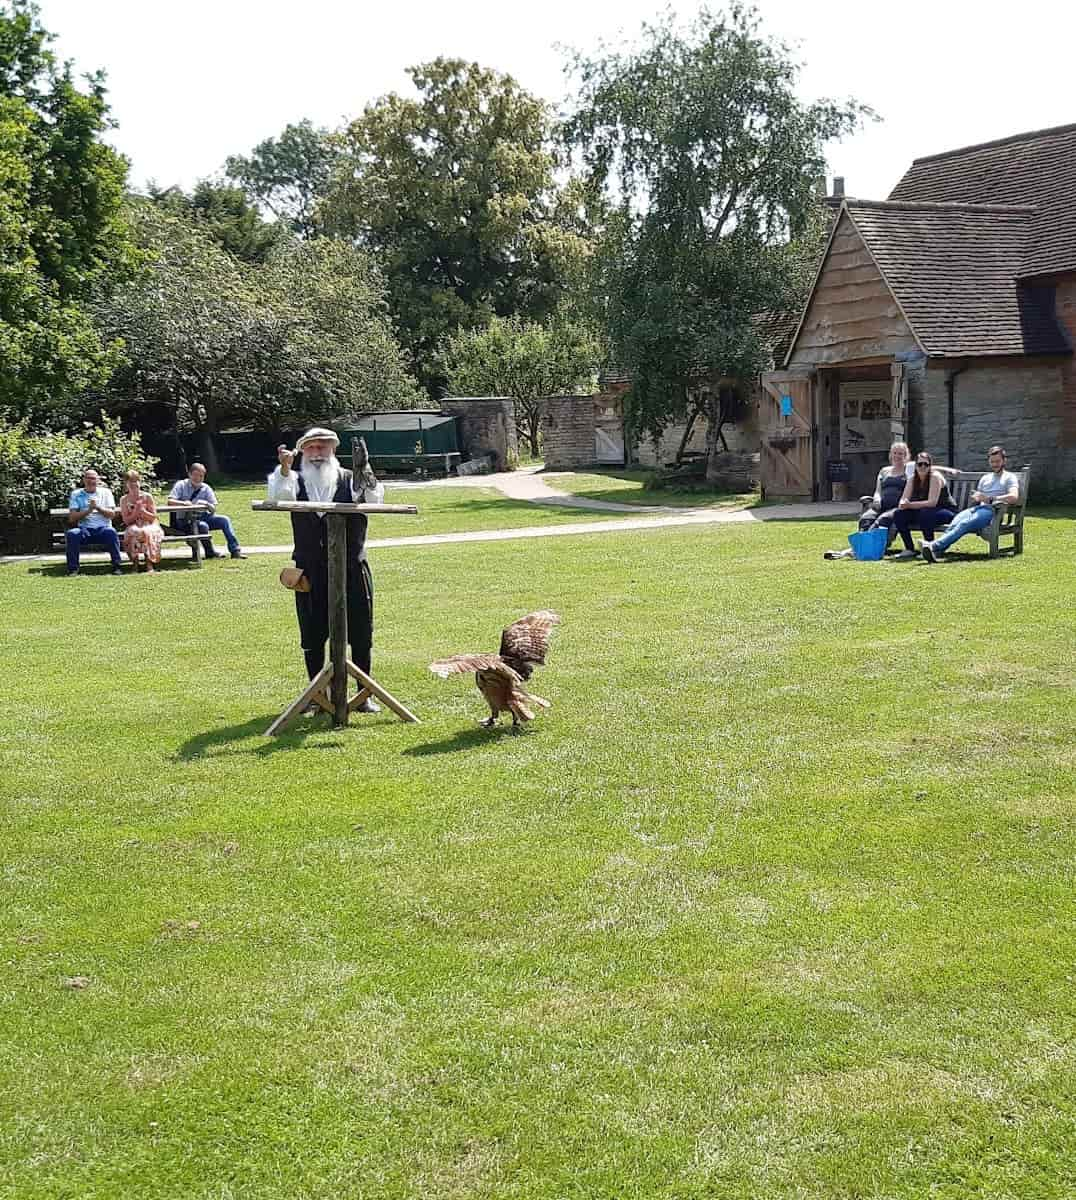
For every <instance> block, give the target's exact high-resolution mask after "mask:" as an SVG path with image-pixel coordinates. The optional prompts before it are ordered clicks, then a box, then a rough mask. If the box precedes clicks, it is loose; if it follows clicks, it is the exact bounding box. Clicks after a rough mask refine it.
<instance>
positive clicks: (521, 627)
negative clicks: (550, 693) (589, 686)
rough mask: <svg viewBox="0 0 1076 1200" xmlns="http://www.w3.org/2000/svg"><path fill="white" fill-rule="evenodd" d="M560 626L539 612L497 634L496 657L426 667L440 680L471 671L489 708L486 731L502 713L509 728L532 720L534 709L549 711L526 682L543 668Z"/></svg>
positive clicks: (460, 657)
mask: <svg viewBox="0 0 1076 1200" xmlns="http://www.w3.org/2000/svg"><path fill="white" fill-rule="evenodd" d="M558 624H560V618H559V617H558V616H557V614H556V613H555V612H550V611H549V610H548V609H542V610H540V611H539V612H532V613H528V614H527V615H526V616H525V617H520V619H519V620H518V621H513V622H512V624H511V625H509V626H508V628H507V629H505V630H504V631H503V632H502V634H501V649H500V653H499V654H453V655H452V656H451V657H449V658H442V659H438V661H437V662H432V663H430V670H431V671H432V672H433V673H434V674H435V675H440V677H441V678H442V679H447V678H448V677H449V675H458V674H462V673H463V672H465V671H474V673H475V685H476V686H477V688H478V690H479V691H480V692H481V693H482V695H483V696H484V697H485V700H486V703H487V704H488V705H489V711H490V715H489V717H488V718H487V719H486V720H485V721H483V722H482V724H483V725H485V726H486V727H487V728H490V727H492V726H493V725H495V724H496V723H497V718H498V717H499V716H500V714H501V713H502V712H508V713H511V714H512V724H513V726H515V725H518V724H519V722H520V721H533V720H534V707H533V706H537V707H538V708H549V706H550V705H549V701H548V700H543V699H542V697H541V696H535V695H534V694H533V693H532V692H529V691H527V688H526V681H527V680H528V679H529V678H530V677H531V674H532V673H533V671H534V668H535V667H536V666H544V665H545V656H546V653H547V652H548V650H549V638H550V635H551V634H552V632H553V626H554V625H558Z"/></svg>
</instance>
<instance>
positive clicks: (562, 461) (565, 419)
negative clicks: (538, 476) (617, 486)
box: [542, 396, 597, 471]
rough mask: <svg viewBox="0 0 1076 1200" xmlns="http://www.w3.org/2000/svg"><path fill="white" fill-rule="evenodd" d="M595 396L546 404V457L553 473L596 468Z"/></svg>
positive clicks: (551, 398)
mask: <svg viewBox="0 0 1076 1200" xmlns="http://www.w3.org/2000/svg"><path fill="white" fill-rule="evenodd" d="M596 399H597V397H594V396H547V397H546V399H545V400H543V401H542V457H543V458H544V459H545V465H546V467H547V468H549V469H550V470H553V471H574V470H577V469H578V468H579V467H589V466H591V465H593V463H594V458H595V451H594V402H595V400H596Z"/></svg>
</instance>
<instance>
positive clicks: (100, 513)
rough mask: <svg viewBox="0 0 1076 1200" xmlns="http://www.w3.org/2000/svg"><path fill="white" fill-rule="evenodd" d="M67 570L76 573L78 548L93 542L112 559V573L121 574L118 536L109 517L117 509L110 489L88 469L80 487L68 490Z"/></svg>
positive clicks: (79, 550)
mask: <svg viewBox="0 0 1076 1200" xmlns="http://www.w3.org/2000/svg"><path fill="white" fill-rule="evenodd" d="M67 508H68V513H67V524H68V530H67V573H68V575H77V574H78V570H79V557H80V555H81V553H82V547H83V546H85V545H86V544H87V543H89V542H97V543H98V544H99V545H102V546H104V547H105V549H106V550H107V551H108V555H109V558H111V559H112V574H113V575H122V574H123V568H122V567H121V566H120V538H119V534H118V533H117V532H116V531H115V529H113V528H112V518H113V517H114V516H115V515H116V513H117V512H118V509H117V508H116V501H115V498H114V497H113V495H112V492H111V491H110V490H109V489H108V488H106V487H105V486H104V485H103V484H102V483H101V479H100V476H98V474H97V472H96V471H94V470H93V469H92V468H91V469H89V470H86V471H83V473H82V487H80V488H78V489H77V490H76V491H73V492H72V493H71V499H70V500H69V501H68V502H67Z"/></svg>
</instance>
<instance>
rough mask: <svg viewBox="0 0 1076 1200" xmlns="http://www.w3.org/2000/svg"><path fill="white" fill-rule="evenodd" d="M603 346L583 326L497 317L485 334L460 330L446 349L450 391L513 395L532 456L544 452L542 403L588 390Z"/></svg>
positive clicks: (517, 416) (518, 419)
mask: <svg viewBox="0 0 1076 1200" xmlns="http://www.w3.org/2000/svg"><path fill="white" fill-rule="evenodd" d="M601 354H602V347H601V343H600V342H599V340H598V338H597V337H596V336H595V335H594V334H593V333H592V332H591V331H590V330H589V329H588V328H587V327H586V326H585V325H584V324H582V323H581V322H579V321H573V320H559V321H553V322H550V323H549V324H547V325H539V324H538V323H537V322H533V321H525V320H523V319H522V318H520V317H494V318H493V319H492V320H491V321H490V323H489V324H488V325H487V326H486V327H485V328H484V329H460V330H459V331H458V332H457V333H456V334H455V335H453V336H452V337H450V338H448V339H447V340H446V341H445V342H444V343H443V346H442V358H443V362H444V369H445V375H446V377H447V379H448V386H449V389H450V391H451V392H452V393H453V394H455V395H461V396H511V397H512V399H513V400H515V402H516V424H517V426H518V427H519V428H520V429H523V430H525V431H526V435H527V440H528V441H529V442H530V449H531V454H532V455H533V456H534V457H535V458H537V457H538V455H539V453H540V434H541V416H542V406H541V402H542V400H543V398H544V397H546V396H564V395H569V394H571V393H573V392H578V391H582V390H584V389H586V390H590V389H592V388H593V386H594V385H595V382H596V378H595V377H596V373H597V372H596V367H597V365H598V363H599V361H600V359H601Z"/></svg>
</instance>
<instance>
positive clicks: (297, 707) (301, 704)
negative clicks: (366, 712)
mask: <svg viewBox="0 0 1076 1200" xmlns="http://www.w3.org/2000/svg"><path fill="white" fill-rule="evenodd" d="M332 673H333V669H332V666H331V664H329V663H326V664H325V666H323V667H322V668H321V670H320V671H319V672H318V673H317V674H316V675H315V676H314V678H313V679H311V681H310V684H309V686H308V687H307V689H306V691H305V692H303V693H302V695H301V696H300V697H299V699H298V700H293V701H292V702H291V704H289V705H288V707H287V708H286V709H284V711H283V712H282V713H281V714H280V716H279V717H277V719H276V720H275V721H274V722H273V723H272V725H270V726H269V728H268V729H267V730H266V731H265V736H266V737H272V736H273V734H275V733H279V732H280V731H281V730H282V729H284V728H285V727H286V726H288V725H289V724H290V723H291V722H292V721H294V720H295V718H296V717H297V716H298V715H299V714H300V713H301V712H302V711H303V709H304V708H306V706H307V705H308V704H309V703H310V702H311V700H316V699H317V697H318V694H319V693H321V692H324V691H325V690H326V689H327V688H328V686H329V680H330V679H331V678H332ZM322 707H324V705H322ZM330 711H332V710H331V709H330Z"/></svg>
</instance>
